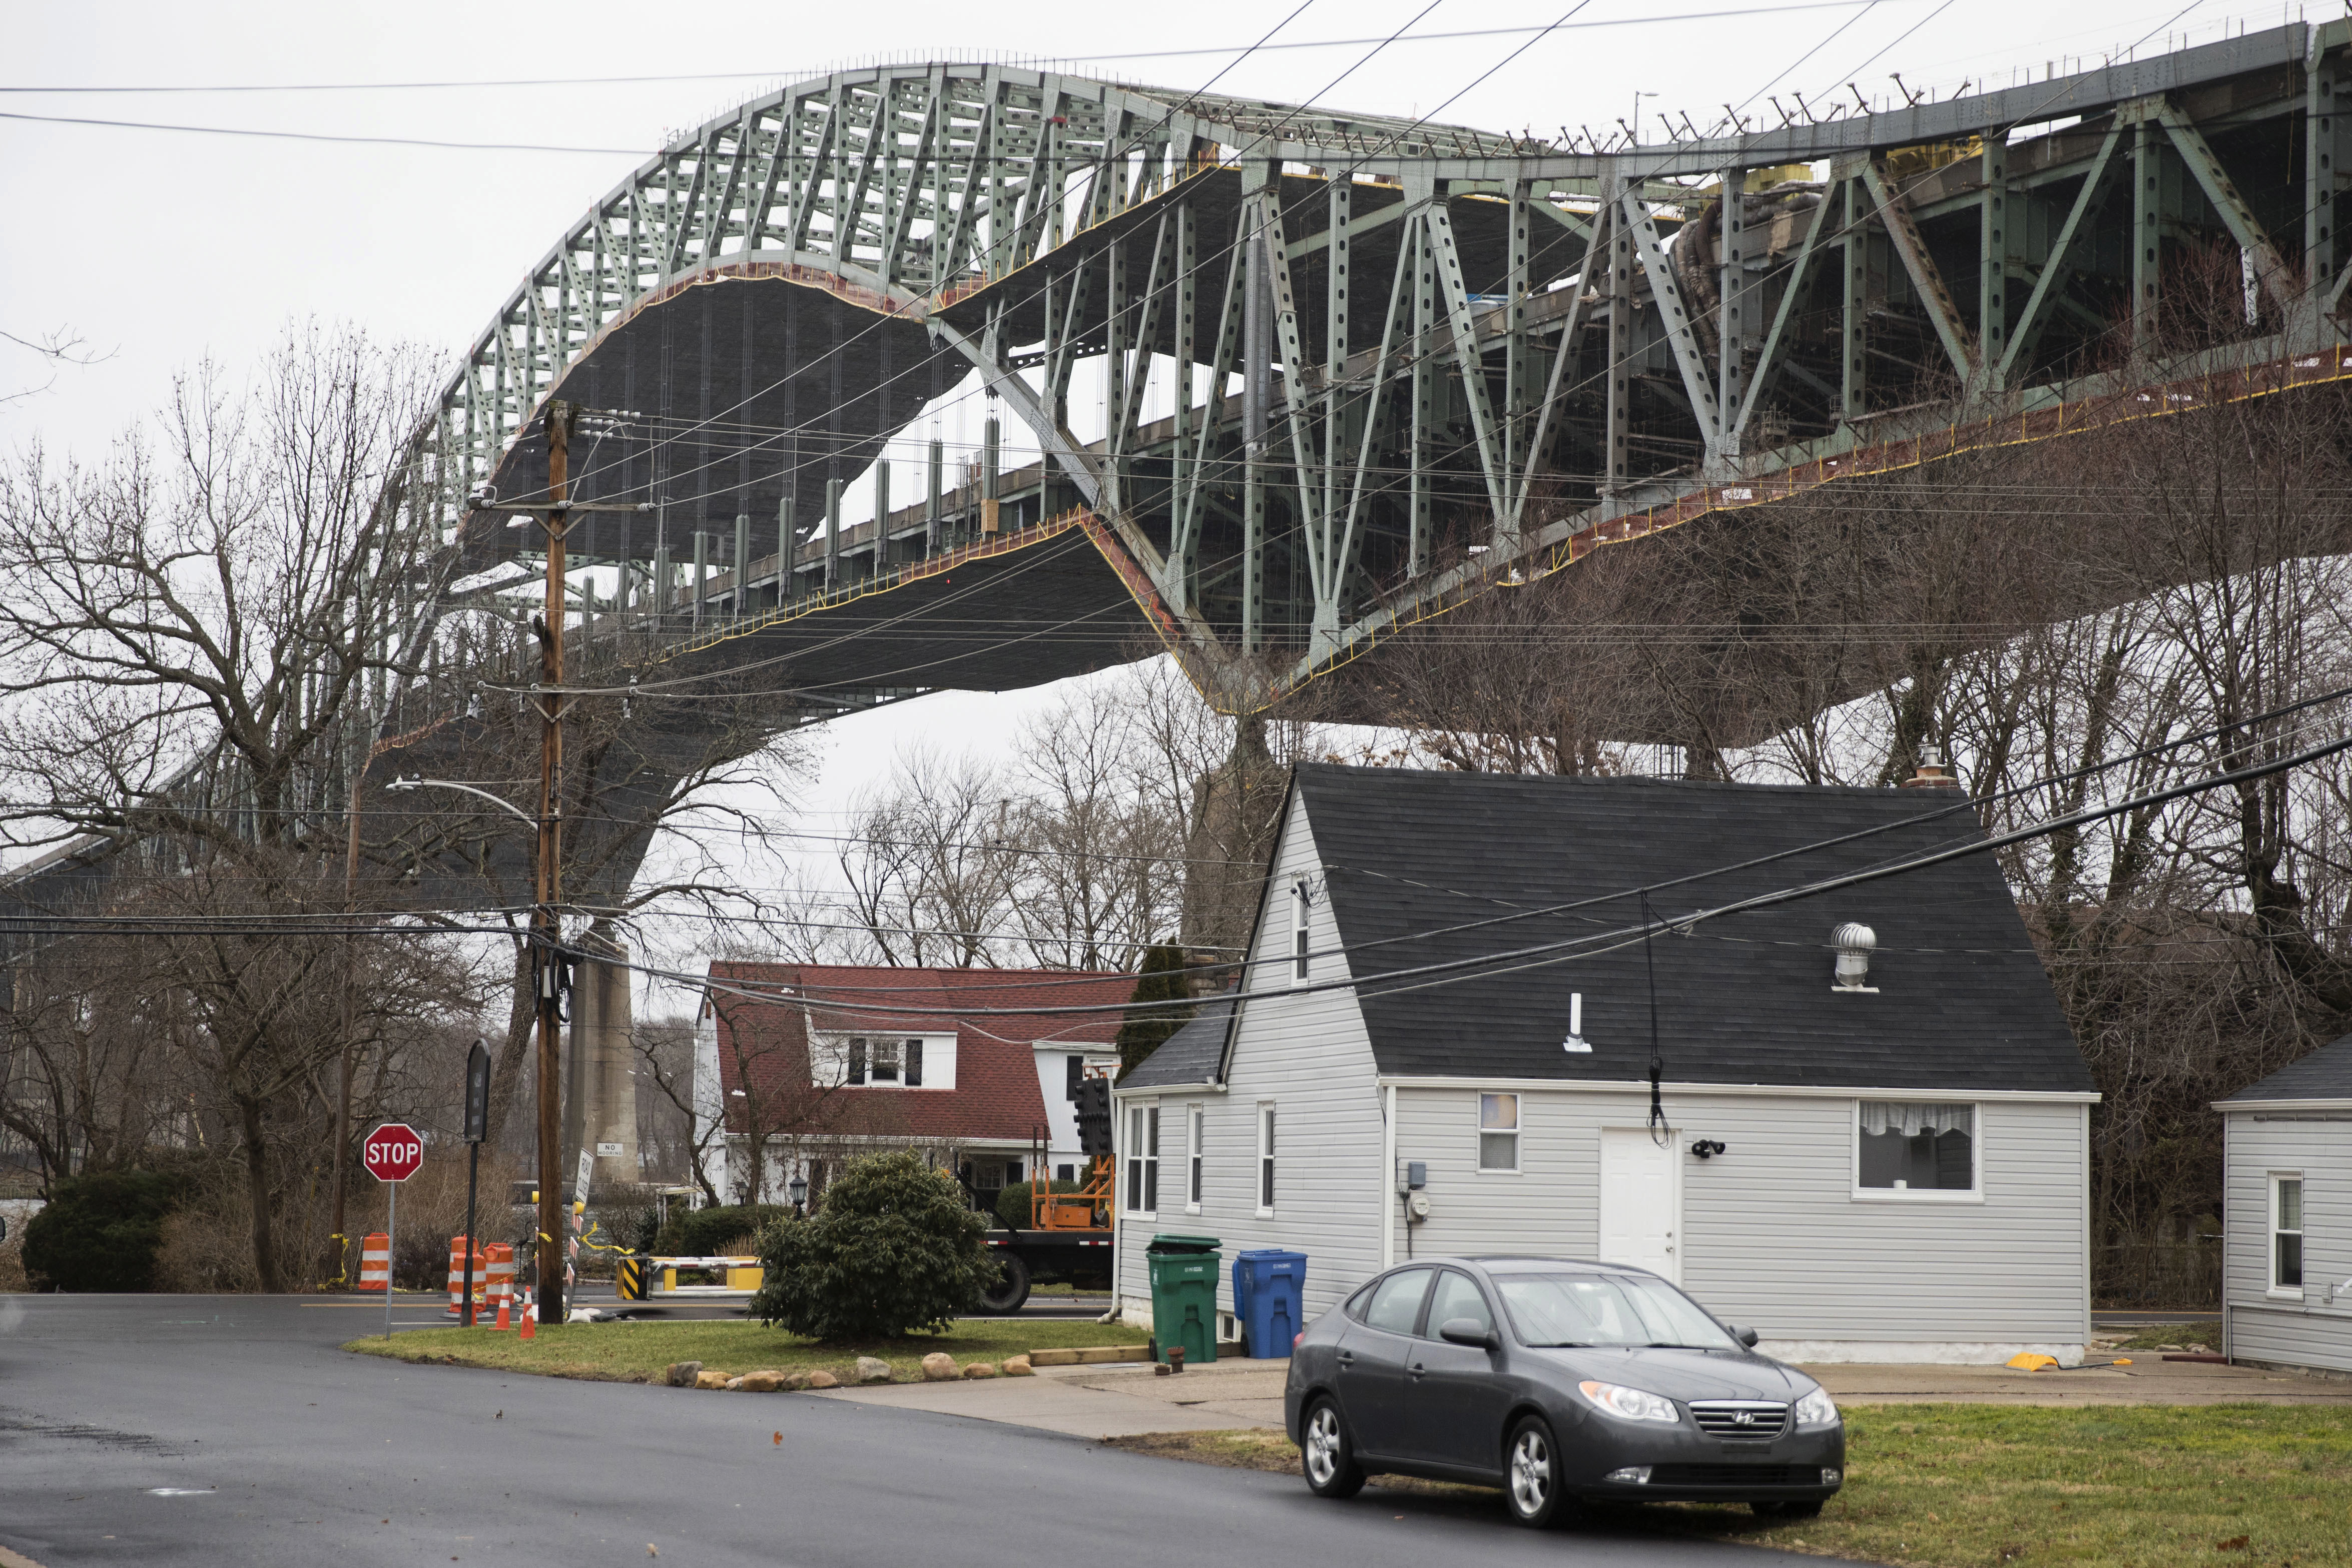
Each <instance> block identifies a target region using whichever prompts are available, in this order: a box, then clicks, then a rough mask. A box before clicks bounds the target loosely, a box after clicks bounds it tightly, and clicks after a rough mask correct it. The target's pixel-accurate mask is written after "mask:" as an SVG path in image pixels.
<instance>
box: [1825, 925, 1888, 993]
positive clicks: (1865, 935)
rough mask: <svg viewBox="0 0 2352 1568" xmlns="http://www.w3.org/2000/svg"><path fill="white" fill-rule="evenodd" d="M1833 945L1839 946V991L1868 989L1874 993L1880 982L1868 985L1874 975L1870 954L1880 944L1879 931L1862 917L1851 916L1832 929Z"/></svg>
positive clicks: (1834, 988)
mask: <svg viewBox="0 0 2352 1568" xmlns="http://www.w3.org/2000/svg"><path fill="white" fill-rule="evenodd" d="M1830 946H1832V947H1834V948H1836V949H1837V984H1836V985H1834V986H1832V987H1831V989H1832V990H1837V991H1864V992H1868V993H1870V994H1871V995H1873V996H1875V995H1876V994H1877V992H1878V988H1877V987H1876V986H1870V985H1864V983H1863V982H1864V981H1865V980H1867V979H1869V978H1870V955H1871V951H1872V949H1874V948H1875V947H1876V946H1878V933H1877V932H1875V931H1873V930H1872V929H1871V928H1870V927H1869V926H1867V925H1863V924H1862V923H1861V922H1860V921H1856V920H1849V921H1847V922H1846V923H1845V924H1844V925H1841V926H1839V927H1838V928H1837V929H1836V930H1834V931H1832V932H1831V933H1830Z"/></svg>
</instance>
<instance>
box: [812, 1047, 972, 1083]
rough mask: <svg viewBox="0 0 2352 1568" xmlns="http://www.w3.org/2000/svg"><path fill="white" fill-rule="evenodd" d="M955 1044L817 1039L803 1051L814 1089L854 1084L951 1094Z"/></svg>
mask: <svg viewBox="0 0 2352 1568" xmlns="http://www.w3.org/2000/svg"><path fill="white" fill-rule="evenodd" d="M955 1059H956V1051H955V1040H954V1037H952V1036H949V1037H946V1038H942V1039H933V1040H924V1039H921V1038H920V1037H915V1038H899V1039H890V1038H887V1037H886V1036H881V1035H868V1034H853V1035H847V1036H842V1035H830V1036H823V1037H820V1038H818V1039H817V1040H814V1042H813V1043H812V1045H811V1047H810V1051H809V1067H810V1071H811V1074H812V1077H813V1079H814V1082H815V1085H816V1087H818V1088H820V1089H833V1088H838V1087H840V1086H841V1085H843V1084H855V1085H857V1086H858V1087H861V1088H869V1089H952V1088H954V1087H955Z"/></svg>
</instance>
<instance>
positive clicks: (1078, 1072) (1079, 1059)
mask: <svg viewBox="0 0 2352 1568" xmlns="http://www.w3.org/2000/svg"><path fill="white" fill-rule="evenodd" d="M1062 1060H1063V1061H1066V1062H1067V1063H1068V1064H1069V1078H1068V1080H1067V1081H1066V1083H1065V1084H1064V1086H1063V1091H1062V1098H1063V1099H1065V1100H1075V1099H1076V1098H1077V1097H1078V1085H1079V1084H1080V1083H1082V1082H1085V1081H1086V1076H1087V1059H1086V1058H1085V1057H1083V1056H1068V1057H1064V1058H1063V1059H1062Z"/></svg>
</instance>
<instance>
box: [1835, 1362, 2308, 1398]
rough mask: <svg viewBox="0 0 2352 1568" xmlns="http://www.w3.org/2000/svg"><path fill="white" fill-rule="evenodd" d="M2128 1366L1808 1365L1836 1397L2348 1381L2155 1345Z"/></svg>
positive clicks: (2252, 1391)
mask: <svg viewBox="0 0 2352 1568" xmlns="http://www.w3.org/2000/svg"><path fill="white" fill-rule="evenodd" d="M2131 1363H2132V1364H2130V1365H2129V1366H2116V1365H2112V1364H2085V1365H2083V1366H2079V1367H2075V1368H2074V1369H2072V1370H2070V1371H2059V1372H2012V1371H2011V1370H2010V1369H2009V1368H2008V1367H2005V1366H1867V1365H1863V1366H1809V1367H1807V1368H1805V1370H1806V1371H1807V1372H1808V1373H1810V1374H1811V1375H1813V1376H1814V1377H1816V1378H1818V1379H1820V1380H1821V1385H1822V1387H1824V1388H1826V1389H1828V1390H1829V1391H1830V1397H1831V1398H1832V1399H1835V1400H1836V1401H1837V1402H1838V1403H1839V1404H1840V1405H1898V1404H1912V1403H1918V1404H1927V1405H2232V1404H2252V1405H2339V1406H2347V1407H2352V1383H2345V1382H2339V1381H2334V1380H2331V1379H2328V1378H2324V1377H2305V1376H2299V1375H2295V1374H2294V1373H2287V1372H2264V1371H2262V1370H2261V1369H2260V1368H2257V1367H2252V1366H2222V1365H2221V1364H2217V1363H2214V1362H2196V1361H2167V1360H2165V1359H2164V1357H2163V1356H2162V1355H2161V1354H2158V1353H2157V1352H2154V1351H2150V1352H2147V1353H2146V1354H2137V1355H2134V1356H2133V1357H2132V1358H2131Z"/></svg>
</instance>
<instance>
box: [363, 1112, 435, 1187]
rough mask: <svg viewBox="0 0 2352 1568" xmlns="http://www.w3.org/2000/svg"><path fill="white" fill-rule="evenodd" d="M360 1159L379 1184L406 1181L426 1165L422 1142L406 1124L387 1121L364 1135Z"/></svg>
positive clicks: (423, 1141) (423, 1143) (412, 1128)
mask: <svg viewBox="0 0 2352 1568" xmlns="http://www.w3.org/2000/svg"><path fill="white" fill-rule="evenodd" d="M360 1160H361V1163H362V1164H363V1165H365V1166H367V1169H368V1175H370V1176H373V1177H375V1179H376V1180H378V1181H406V1180H407V1179H408V1178H409V1177H410V1176H415V1174H416V1170H417V1167H418V1166H422V1165H423V1164H424V1163H425V1140H424V1139H422V1138H420V1137H418V1136H417V1135H416V1129H415V1128H414V1127H412V1126H410V1125H409V1124H407V1123H405V1122H386V1123H385V1124H383V1126H381V1127H378V1128H377V1129H376V1130H375V1131H374V1132H373V1133H370V1134H368V1135H367V1144H366V1146H365V1147H364V1148H362V1150H361V1153H360Z"/></svg>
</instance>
